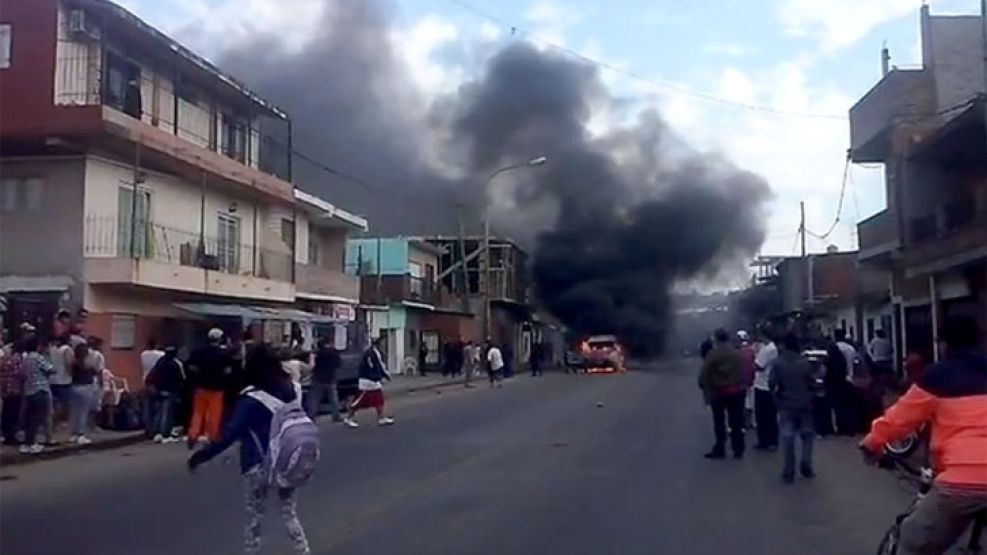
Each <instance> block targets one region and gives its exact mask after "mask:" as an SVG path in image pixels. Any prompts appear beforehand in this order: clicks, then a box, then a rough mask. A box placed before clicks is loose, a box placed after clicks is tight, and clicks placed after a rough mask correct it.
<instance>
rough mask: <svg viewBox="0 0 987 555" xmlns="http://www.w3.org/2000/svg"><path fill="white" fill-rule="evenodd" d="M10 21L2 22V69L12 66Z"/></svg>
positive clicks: (0, 29) (0, 34)
mask: <svg viewBox="0 0 987 555" xmlns="http://www.w3.org/2000/svg"><path fill="white" fill-rule="evenodd" d="M10 33H11V27H10V23H0V69H7V68H8V67H10V39H11V36H10Z"/></svg>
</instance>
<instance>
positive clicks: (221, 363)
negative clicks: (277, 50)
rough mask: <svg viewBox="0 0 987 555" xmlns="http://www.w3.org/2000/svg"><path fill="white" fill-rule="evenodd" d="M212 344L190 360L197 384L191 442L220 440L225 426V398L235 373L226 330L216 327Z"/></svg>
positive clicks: (189, 366) (211, 337)
mask: <svg viewBox="0 0 987 555" xmlns="http://www.w3.org/2000/svg"><path fill="white" fill-rule="evenodd" d="M207 337H208V339H209V343H208V344H207V345H206V346H205V347H203V348H201V349H199V350H197V351H196V352H195V353H193V354H192V357H191V358H190V359H189V364H188V368H189V377H190V379H191V381H192V383H193V388H194V389H193V393H192V397H193V398H192V405H193V407H192V421H191V423H190V424H189V430H188V443H189V447H190V448H191V447H192V446H193V445H194V444H195V443H196V442H199V441H218V440H219V436H220V430H221V427H222V423H223V395H224V394H225V392H226V390H227V389H228V387H227V386H228V383H229V382H230V380H231V375H232V372H233V368H232V361H231V360H230V356H229V352H228V351H227V350H226V349H224V348H223V345H222V341H223V331H222V330H220V329H219V328H212V329H211V330H209V334H208V336H207Z"/></svg>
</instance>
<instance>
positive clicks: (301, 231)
mask: <svg viewBox="0 0 987 555" xmlns="http://www.w3.org/2000/svg"><path fill="white" fill-rule="evenodd" d="M310 226H311V223H310V222H309V221H308V216H306V215H305V213H304V212H301V211H297V213H296V215H295V262H296V263H298V264H308V243H309V241H311V240H312V238H311V233H310V232H309V231H310Z"/></svg>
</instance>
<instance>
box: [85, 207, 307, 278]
mask: <svg viewBox="0 0 987 555" xmlns="http://www.w3.org/2000/svg"><path fill="white" fill-rule="evenodd" d="M83 252H84V255H85V256H86V257H88V258H136V259H145V260H154V261H156V262H164V263H168V264H178V265H181V266H190V267H195V268H203V269H206V270H212V271H218V272H224V273H227V274H234V275H241V276H254V277H260V278H265V279H272V280H277V281H287V282H291V281H292V280H293V271H294V264H293V262H292V257H291V254H290V253H282V252H276V251H272V250H269V249H263V248H259V247H258V246H257V245H253V244H246V243H243V242H241V241H236V240H231V239H224V238H222V237H215V236H209V235H202V234H200V233H196V232H192V231H185V230H180V229H175V228H172V227H168V226H164V225H161V224H157V223H154V222H152V221H146V220H141V219H138V220H137V221H136V222H132V221H130V219H128V218H115V217H112V216H94V215H89V216H86V221H85V230H84V238H83Z"/></svg>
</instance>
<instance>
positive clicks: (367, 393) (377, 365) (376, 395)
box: [344, 338, 394, 428]
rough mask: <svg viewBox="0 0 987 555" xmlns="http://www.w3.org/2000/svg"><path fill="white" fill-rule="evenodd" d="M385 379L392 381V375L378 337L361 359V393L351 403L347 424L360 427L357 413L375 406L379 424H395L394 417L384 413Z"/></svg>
mask: <svg viewBox="0 0 987 555" xmlns="http://www.w3.org/2000/svg"><path fill="white" fill-rule="evenodd" d="M384 380H387V381H390V380H391V375H390V374H388V373H387V367H386V366H385V365H384V357H383V356H382V355H381V354H380V339H379V338H378V339H374V340H373V343H371V344H370V348H368V349H367V350H366V351H364V353H363V357H362V358H361V359H360V378H359V380H358V382H357V385H358V387H359V390H360V393H359V395H357V396H356V399H354V400H353V402H352V403H351V404H350V408H349V413H348V414H347V416H346V419H345V420H344V422H345V423H346V425H347V426H349V427H350V428H358V427H359V426H360V425H359V424H358V423H357V421H356V413H357V412H358V411H359V410H360V409H365V408H373V409H374V410H375V411H376V412H377V424H378V425H380V426H390V425H392V424H394V419H393V418H391V417H389V416H386V415H385V413H384Z"/></svg>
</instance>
